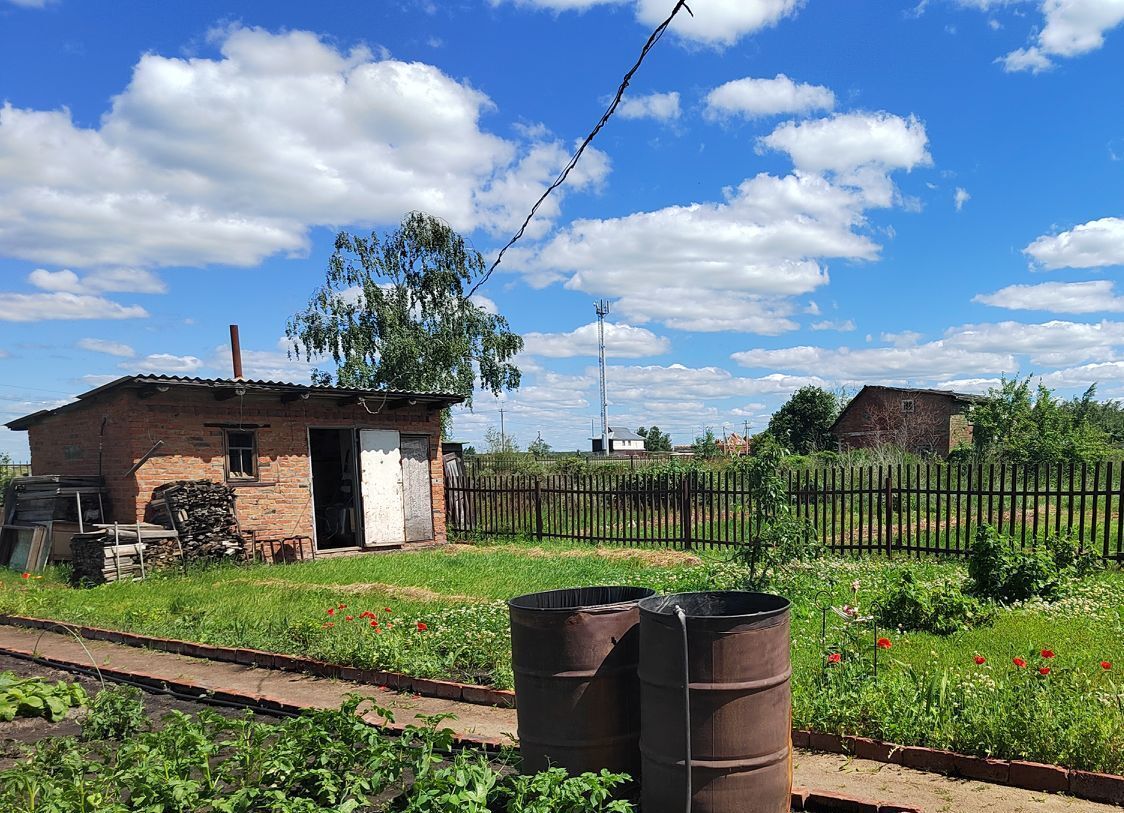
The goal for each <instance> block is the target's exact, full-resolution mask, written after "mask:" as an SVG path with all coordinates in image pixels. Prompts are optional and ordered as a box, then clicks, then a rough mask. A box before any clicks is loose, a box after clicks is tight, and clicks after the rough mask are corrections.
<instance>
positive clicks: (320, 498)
mask: <svg viewBox="0 0 1124 813" xmlns="http://www.w3.org/2000/svg"><path fill="white" fill-rule="evenodd" d="M308 449H309V454H310V456H311V460H312V505H313V511H314V514H315V518H316V548H317V550H339V549H341V548H356V547H359V543H360V538H361V537H360V530H359V511H358V504H359V496H358V495H359V489H358V481H359V476H358V466H357V464H356V459H355V432H354V431H353V430H351V429H309V430H308Z"/></svg>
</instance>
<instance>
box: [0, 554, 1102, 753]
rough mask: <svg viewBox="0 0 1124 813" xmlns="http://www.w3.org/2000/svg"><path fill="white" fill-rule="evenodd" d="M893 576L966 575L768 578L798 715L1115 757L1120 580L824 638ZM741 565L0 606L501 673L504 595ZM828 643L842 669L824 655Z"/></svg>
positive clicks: (328, 579) (171, 589)
mask: <svg viewBox="0 0 1124 813" xmlns="http://www.w3.org/2000/svg"><path fill="white" fill-rule="evenodd" d="M901 571H908V572H910V573H912V574H914V576H915V577H916V578H917V579H918V581H923V582H930V581H933V580H938V579H945V580H952V581H957V580H960V581H962V580H963V579H964V578H966V573H965V569H964V566H963V565H962V564H961V563H958V562H942V561H936V560H925V561H916V560H912V561H910V560H895V561H894V562H893V563H886V562H885V561H882V560H879V559H866V560H861V561H859V560H849V559H840V558H828V559H823V560H819V561H815V562H811V563H808V564H805V565H800V566H797V567H794V568H793V569H791V570H789V571H787V572H786V573H784V574H783V575H782V576H781V577H779V580H778V582H777V583H776V585H775V586H774V588H773V589H774V591H775V592H779V593H782V594H784V595H787V596H788V597H790V598H791V599H792V600H793V667H794V701H795V709H794V723H795V725H797V726H800V727H810V728H814V729H816V730H821V731H832V732H840V733H850V734H859V735H866V736H873V737H879V738H884V739H887V740H891V741H894V742H900V743H907V744H912V743H916V744H927V745H932V746H937V747H947V748H953V749H955V750H959V751H963V752H967V753H977V754H991V755H995V756H1000V757H1007V758H1030V759H1035V760H1039V761H1046V762H1059V763H1062V764H1065V765H1068V766H1070V767H1078V768H1088V769H1098V770H1106V771H1113V772H1121V771H1124V694H1122V689H1124V680H1121V678H1120V677H1119V672H1120V671H1121V670H1124V575H1122V574H1121V573H1120V572H1118V571H1112V572H1102V573H1097V574H1095V575H1093V576H1090V577H1087V578H1085V579H1083V580H1082V581H1080V582H1076V583H1074V584H1073V585H1071V586H1070V587H1069V588H1068V590H1067V592H1066V593H1065V595H1064V596H1063V597H1062V598H1060V599H1058V600H1056V601H1054V602H1052V603H1043V602H1031V603H1028V604H1026V605H1023V606H1014V607H1006V608H1000V609H998V611H997V613H996V615H995V617H994V619H993V620H992V621H991V622H990V623H989V624H987V625H986V626H982V627H979V628H976V629H969V630H964V631H960V632H956V633H953V634H952V635H947V636H937V635H931V634H927V633H908V632H898V631H897V630H888V631H887V630H882V631H880V632H879V634H878V637H884V638H886V639H887V642H888V643H889V648H888V649H881V650H876V648H875V643H874V642H875V638H876V636H875V634H874V631H873V630H871V629H870V628H869V627H868V626H861V625H854V624H847V623H846V622H844V621H843V620H842V619H840V618H839V617H838V616H837V615H836V614H835V613H831V612H829V614H828V618H829V620H828V631H827V636H826V645H827V646H826V647H825V646H824V645H822V644H821V636H820V624H821V614H820V609H819V604H820V603H822V602H824V600H825V596H824V594H820V590H821V589H826V590H827V594H826V595H827V596H828V597H829V602H828V603H830V604H831V605H833V606H836V607H839V606H842V605H843V604H845V603H849V604H858V605H859V606H860V608H861V607H866V606H869V605H870V604H871V603H873V601H874V600H875V599H877V598H878V597H879V596H880V595H881V594H882V592H883V590H884V586H885V584H886V583H887V580H888V579H891V578H893V577H894V576H895V574H897V573H900V572H901ZM743 578H744V572H743V571H742V569H741V568H740V566H738V565H735V564H732V563H730V562H728V561H726V559H725V556H724V554H722V553H719V552H706V553H703V554H700V555H699V556H690V555H686V554H680V553H676V552H669V551H663V550H633V549H621V548H594V547H590V546H576V545H569V544H557V543H547V544H541V545H531V544H528V543H521V542H510V543H504V544H483V545H477V546H464V545H456V546H449V547H445V548H437V549H430V550H425V551H419V552H410V553H396V554H385V555H379V556H364V557H352V558H347V559H332V560H323V561H319V562H314V563H305V564H300V565H291V566H285V567H268V566H250V567H212V568H202V569H198V570H194V571H192V572H191V573H189V575H187V576H181V575H166V576H161V577H157V578H151V579H149V580H148V581H146V582H138V583H122V584H110V585H105V586H102V587H98V588H94V589H89V590H75V589H71V588H68V587H66V585H65V582H64V580H63V574H61V573H59V572H52V573H49V574H47V575H45V576H44V578H42V579H39V580H35V579H22V578H21V577H20V575H19V574H9V573H5V574H3V575H2V576H0V612H7V613H19V614H27V615H36V616H42V617H50V618H55V619H59V620H65V621H71V622H80V623H85V624H91V625H97V626H105V627H114V628H120V629H125V630H129V631H134V632H143V633H149V634H153V635H159V636H164V637H171V638H184V639H189V640H196V641H203V642H207V643H218V644H227V645H242V646H250V647H255V648H262V649H269V650H273V651H277V652H285V653H294V654H304V655H309V656H312V657H317V658H321V659H325V660H331V661H336V662H340V663H345V664H352V665H358V666H367V667H377V668H382V669H391V670H396V671H403V672H407V673H410V674H413V675H417V676H420V677H448V678H453V679H457V680H462V681H468V682H479V683H484V684H491V685H496V686H500V687H510V686H511V662H510V651H509V648H508V637H507V611H506V607H505V606H504V603H503V600H504V599H506V598H509V597H511V596H514V595H518V594H521V593H526V592H533V591H537V590H545V589H551V588H556V587H566V586H574V585H581V584H639V585H646V586H650V587H653V588H654V589H656V590H658V591H661V592H668V591H678V590H697V589H715V588H718V589H728V588H736V587H738V586H739V585H740V583H741V580H742V579H743ZM856 583H857V584H856ZM856 587H857V592H856ZM329 610H330V611H331V612H330V613H329ZM349 619H350V620H349ZM884 645H885V643H884ZM1043 650H1046V651H1047V652H1052V653H1053V654H1054V657H1052V658H1045V657H1043V656H1042V655H1041V652H1042V651H1043ZM829 651H830V652H837V653H838V654H839V656H840V657H839V662H838V663H836V664H830V665H829V664H827V663H826V657H825V656H826V654H827V653H828V652H829ZM876 651H877V652H878V664H879V666H878V675H877V678H875V676H874V675H873V668H872V660H873V655H874V653H875V652H876ZM980 658H982V659H984V663H982V664H981V663H977V662H976V661H977V659H980ZM1015 658H1020V659H1022V660H1024V661H1026V664H1027V665H1026V666H1025V667H1020V666H1017V665H1016V664H1015V663H1014V659H1015ZM1102 662H1104V663H1106V664H1109V665H1110V668H1107V669H1106V668H1103V667H1102V666H1101V664H1102ZM1039 669H1048V670H1049V673H1048V674H1041V673H1040V672H1039Z"/></svg>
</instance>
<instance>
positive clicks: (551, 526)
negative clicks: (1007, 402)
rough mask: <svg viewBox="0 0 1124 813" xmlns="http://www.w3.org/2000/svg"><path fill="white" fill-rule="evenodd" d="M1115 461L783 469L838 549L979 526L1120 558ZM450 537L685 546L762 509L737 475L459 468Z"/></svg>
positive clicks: (937, 550) (936, 542)
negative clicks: (464, 473)
mask: <svg viewBox="0 0 1124 813" xmlns="http://www.w3.org/2000/svg"><path fill="white" fill-rule="evenodd" d="M1122 475H1124V464H1122V463H1118V462H1114V461H1109V462H1101V463H1095V464H1074V463H1067V464H1060V465H1048V464H1042V465H1032V464H1026V465H1024V464H993V463H988V464H975V465H967V464H948V463H915V464H901V465H888V466H887V465H883V466H876V465H867V466H852V467H835V468H821V469H808V470H796V471H789V472H788V473H787V475H786V476H787V484H788V495H789V500H790V503H791V505H792V508H793V510H794V511H795V512H796V513H797V514H798V515H799V516H801V517H805V518H807V519H808V520H809V521H810V522H811V523H812V525H813V526H814V527H815V529H816V533H817V534H818V536H819V539H820V541H821V542H822V543H823V545H824V546H825V547H827V548H828V549H830V550H832V551H835V552H840V553H877V554H881V555H886V556H894V555H899V554H900V555H907V554H922V553H925V554H948V555H963V554H965V553H966V552H967V550H968V548H969V547H970V545H971V541H972V539H973V538H974V536H975V533H976V531H977V529H978V528H979V527H980V526H981V525H991V526H994V527H995V528H997V529H999V530H1000V531H1001V532H1002V533H1004V534H1006V535H1008V536H1010V537H1012V538H1013V539H1014V540H1015V541H1016V542H1017V543H1018V544H1020V545H1023V546H1028V545H1033V544H1034V543H1035V541H1036V540H1040V539H1043V538H1045V537H1048V536H1057V535H1061V534H1069V535H1071V536H1072V537H1073V538H1075V539H1077V540H1079V541H1080V542H1081V545H1082V547H1083V548H1084V549H1086V550H1089V551H1092V552H1094V553H1097V554H1098V555H1100V556H1101V557H1103V558H1104V559H1106V560H1113V561H1124V522H1121V506H1122V505H1124V476H1122ZM446 504H447V505H448V506H449V507H450V511H449V528H450V531H451V532H453V533H454V534H458V535H466V536H471V535H481V536H503V535H523V536H527V537H530V538H534V539H563V540H573V541H582V542H594V543H615V544H624V545H633V546H653V547H669V548H680V549H690V548H695V547H726V546H737V545H747V544H752V543H753V542H754V540H756V539H757V538H758V535H759V532H760V527H761V522H762V519H763V518H762V517H761V515H760V512H759V511H757V510H756V508H755V505H754V503H753V500H752V499H751V489H750V486H749V483H748V481H747V479H746V477H745V476H744V475H742V474H741V473H739V472H737V471H735V470H732V469H731V470H701V471H688V472H683V473H670V474H669V473H658V474H657V473H646V472H643V471H639V470H638V471H635V472H626V473H608V472H596V473H593V474H587V475H575V476H567V475H547V476H541V477H531V476H519V475H510V476H483V477H481V476H468V477H451V478H449V479H448V481H447V482H446Z"/></svg>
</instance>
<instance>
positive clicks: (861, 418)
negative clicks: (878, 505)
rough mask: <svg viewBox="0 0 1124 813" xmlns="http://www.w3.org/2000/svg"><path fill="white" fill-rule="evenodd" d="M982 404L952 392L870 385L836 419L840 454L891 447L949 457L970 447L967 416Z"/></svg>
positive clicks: (834, 432)
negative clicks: (976, 405) (960, 446)
mask: <svg viewBox="0 0 1124 813" xmlns="http://www.w3.org/2000/svg"><path fill="white" fill-rule="evenodd" d="M979 400H980V396H978V395H970V394H968V393H963V392H952V391H951V390H928V389H909V388H905V387H882V386H876V385H871V384H868V385H866V386H865V387H863V388H862V389H861V390H860V391H859V394H858V395H856V396H855V397H854V398H852V399H851V402H850V403H849V404H847V406H846V407H845V408H844V410H843V411H842V412H841V413H840V414H839V417H838V418H836V419H835V423H834V424H832V426H831V434H832V436H833V437H834V438H835V440H836V443H837V444H838V445H839V448H840V449H841V450H847V449H868V448H872V447H876V446H883V445H891V446H896V447H898V448H899V449H904V450H906V451H909V452H916V453H929V454H938V455H940V456H941V457H946V456H947V455H948V453H949V452H950V451H952V450H953V449H955V448H956V447H957V446H959V445H961V444H971V442H972V424H971V422H970V420H969V410H970V409H971V406H972V404H974V403H976V402H977V401H979Z"/></svg>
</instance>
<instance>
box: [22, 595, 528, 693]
mask: <svg viewBox="0 0 1124 813" xmlns="http://www.w3.org/2000/svg"><path fill="white" fill-rule="evenodd" d="M0 624H7V625H9V626H13V627H26V628H30V629H43V630H50V629H53V628H54V629H57V628H59V627H65V628H67V629H70V630H73V631H74V632H75V633H77V634H78V635H79V636H81V637H82V638H86V639H89V640H91V641H108V642H110V643H113V644H123V645H125V646H133V647H140V648H144V649H155V650H157V651H158V652H171V653H172V654H174V655H184V656H186V657H189V658H206V659H208V660H212V661H221V662H224V663H237V664H241V665H243V666H254V667H257V668H259V669H279V670H281V671H284V672H299V673H301V674H306V675H313V676H315V677H322V678H331V679H333V680H346V681H349V682H351V683H362V684H364V685H369V686H385V687H386V688H388V689H394V690H396V691H400V692H410V693H413V694H420V695H422V696H423V697H439V698H442V699H445V700H459V701H462V702H464V703H475V704H477V705H481V706H499V707H500V708H508V709H510V708H515V692H511V691H505V690H503V689H492V688H489V687H487V686H471V685H468V684H466V683H456V682H454V681H451V680H430V679H429V678H416V677H411V676H410V675H403V674H401V673H399V672H384V671H382V670H379V669H360V668H358V667H355V666H341V665H339V664H335V663H326V662H324V661H318V660H315V659H313V658H305V657H302V656H300V655H282V654H279V653H276V652H265V651H262V650H260V649H243V648H241V647H230V646H216V645H214V644H200V643H194V642H192V641H181V640H178V639H176V638H156V637H154V636H151V635H138V634H137V633H132V632H121V631H119V630H109V629H103V628H101V627H87V626H84V625H82V624H71V623H68V622H65V621H54V620H51V619H47V618H31V617H28V616H22V615H0Z"/></svg>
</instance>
